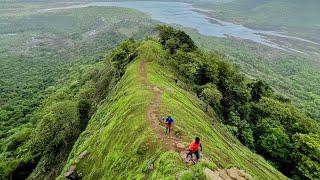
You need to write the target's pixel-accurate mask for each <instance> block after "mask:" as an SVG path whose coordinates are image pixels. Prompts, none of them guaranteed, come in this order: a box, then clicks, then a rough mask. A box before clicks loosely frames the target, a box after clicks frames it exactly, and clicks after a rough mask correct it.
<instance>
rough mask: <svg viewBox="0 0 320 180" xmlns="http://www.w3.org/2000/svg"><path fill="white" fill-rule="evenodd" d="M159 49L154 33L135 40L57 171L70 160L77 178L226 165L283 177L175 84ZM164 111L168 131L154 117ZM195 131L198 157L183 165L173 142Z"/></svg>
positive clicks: (164, 175) (169, 174) (196, 171)
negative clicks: (122, 69)
mask: <svg viewBox="0 0 320 180" xmlns="http://www.w3.org/2000/svg"><path fill="white" fill-rule="evenodd" d="M164 55H165V52H164V51H163V50H162V47H161V46H160V45H159V44H158V43H156V42H154V41H146V42H143V43H142V44H141V46H140V47H139V48H138V57H137V58H136V59H135V61H133V62H132V63H131V64H130V65H129V66H128V68H127V71H126V73H125V75H124V76H123V77H122V79H121V81H120V82H119V83H118V85H117V86H116V87H115V88H114V90H113V92H112V93H111V94H110V95H109V97H107V99H106V101H105V102H104V103H103V104H102V105H101V106H100V107H99V108H98V111H97V113H96V114H95V115H94V116H93V117H92V119H91V120H90V122H89V124H88V127H87V129H86V130H85V131H84V132H83V133H82V134H81V136H80V138H79V139H78V141H77V142H76V144H75V145H74V147H73V150H72V152H71V153H70V156H69V158H68V161H67V164H66V166H65V168H64V170H63V172H62V173H61V175H60V177H59V178H60V179H63V178H64V173H65V172H67V171H68V170H69V169H70V167H71V166H73V167H76V168H75V169H76V171H77V173H78V174H79V175H80V176H81V177H82V178H83V179H176V178H177V177H179V178H181V179H194V178H195V177H197V178H198V179H205V178H206V176H205V173H206V172H207V171H210V172H213V171H215V170H217V169H224V168H231V167H238V168H240V169H242V170H243V171H245V172H246V173H247V174H250V176H252V178H253V179H286V178H285V176H283V175H282V174H281V173H280V172H278V171H277V170H276V169H275V168H273V167H272V166H271V165H270V164H268V162H267V161H265V160H264V159H263V158H262V157H261V156H259V155H256V154H254V153H252V152H251V151H250V150H248V149H247V148H246V147H244V146H243V145H241V144H240V143H239V142H238V140H237V139H235V138H234V137H233V136H232V135H231V134H230V133H229V132H228V131H227V129H226V128H224V127H223V126H222V125H221V124H220V123H219V120H218V119H217V118H216V117H214V116H209V115H208V114H207V113H205V112H204V104H203V102H202V101H200V100H199V99H198V98H197V97H196V96H194V95H193V94H192V93H190V92H188V91H186V90H183V89H182V88H180V87H179V86H178V85H177V83H176V82H175V80H174V79H175V78H174V77H175V76H174V73H172V70H170V69H169V68H168V67H166V66H162V65H160V64H161V61H163V60H164V58H165V56H164ZM168 114H170V115H172V116H173V117H174V119H175V127H174V132H173V134H172V135H170V136H167V135H166V134H165V133H164V127H163V126H161V123H160V120H161V117H164V116H166V115H168ZM195 136H199V137H200V138H201V139H202V144H203V148H204V151H203V154H204V158H203V161H202V162H200V163H198V164H197V165H195V166H191V167H190V166H187V165H186V164H185V163H184V162H183V160H182V158H181V156H180V154H179V153H180V152H182V150H179V149H178V148H177V146H176V144H177V143H181V144H184V145H185V146H187V144H189V143H190V142H191V141H192V140H193V139H194V137H195ZM84 154H85V155H84ZM216 172H218V173H219V172H225V171H224V170H219V171H216ZM212 177H214V176H212Z"/></svg>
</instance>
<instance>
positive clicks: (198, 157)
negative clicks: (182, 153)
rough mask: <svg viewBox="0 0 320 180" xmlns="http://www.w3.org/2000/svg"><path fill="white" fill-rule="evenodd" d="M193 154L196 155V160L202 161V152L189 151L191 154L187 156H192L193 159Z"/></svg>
mask: <svg viewBox="0 0 320 180" xmlns="http://www.w3.org/2000/svg"><path fill="white" fill-rule="evenodd" d="M193 154H195V155H196V158H197V159H200V157H201V155H200V151H199V150H198V151H196V152H191V151H190V150H189V152H188V154H187V157H188V156H191V157H192V155H193Z"/></svg>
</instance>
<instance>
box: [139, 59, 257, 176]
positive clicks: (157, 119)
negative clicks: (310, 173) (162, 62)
mask: <svg viewBox="0 0 320 180" xmlns="http://www.w3.org/2000/svg"><path fill="white" fill-rule="evenodd" d="M146 63H147V62H146V61H145V60H143V61H141V63H140V65H139V69H138V71H139V76H140V78H141V81H142V83H143V84H144V85H145V86H146V87H147V88H148V89H149V90H150V91H152V92H153V94H154V95H153V97H152V100H151V104H150V105H149V107H148V110H147V117H148V122H149V123H150V125H151V127H152V128H153V129H154V131H155V132H156V134H157V136H158V138H159V139H161V140H162V142H163V143H164V144H165V145H166V147H167V148H168V150H172V151H176V152H178V153H179V154H180V157H181V160H182V161H185V162H186V159H185V156H186V154H185V152H186V149H185V147H184V145H183V141H182V138H181V137H177V136H175V135H174V134H173V132H171V134H166V133H165V132H164V129H163V128H162V126H161V121H162V118H161V96H162V94H163V93H164V90H163V89H161V88H159V87H157V86H156V85H152V84H151V83H150V82H149V81H148V73H147V64H146ZM190 163H191V162H188V164H189V165H191V164H190ZM204 173H205V175H206V177H207V179H210V180H249V179H252V177H251V176H250V175H248V174H246V173H245V172H244V171H243V170H241V169H239V168H230V169H217V170H215V171H212V170H210V169H208V168H205V169H204Z"/></svg>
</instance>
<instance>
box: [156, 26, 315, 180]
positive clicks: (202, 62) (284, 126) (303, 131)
mask: <svg viewBox="0 0 320 180" xmlns="http://www.w3.org/2000/svg"><path fill="white" fill-rule="evenodd" d="M167 28H170V27H167ZM159 29H160V28H159ZM160 30H165V28H161V29H160ZM165 31H166V33H165V34H166V36H170V34H168V33H169V31H167V30H165ZM172 31H173V32H174V31H175V30H173V29H172ZM161 34H162V33H160V42H162V41H163V40H164V39H163V37H162V36H161ZM172 34H175V33H172ZM164 48H167V49H168V51H169V53H171V50H170V49H169V48H168V47H166V46H164ZM166 59H167V63H168V64H171V66H173V68H174V69H176V70H178V71H179V74H180V77H182V80H183V81H184V82H187V83H188V84H189V86H190V87H191V89H193V91H195V92H196V93H197V95H198V96H199V97H202V98H204V99H205V101H206V102H207V103H209V104H210V105H211V106H212V107H213V109H214V110H215V112H216V113H217V114H218V115H219V116H220V118H221V119H222V122H223V123H224V124H226V125H227V127H228V128H229V129H230V131H231V132H233V134H234V135H235V136H236V137H237V138H238V139H239V140H240V142H241V143H242V144H244V145H246V146H247V147H249V148H250V149H252V150H253V151H256V152H257V153H259V154H261V155H263V156H264V157H265V158H267V159H268V160H269V161H270V162H272V163H273V164H274V165H275V166H276V167H277V168H278V169H279V170H281V171H282V172H283V173H285V174H286V175H288V176H289V177H294V178H309V179H315V178H319V171H318V169H319V167H320V166H319V163H318V160H319V154H318V153H319V152H318V150H317V149H319V148H320V141H319V139H320V137H319V130H320V127H319V124H318V123H317V122H315V121H314V120H312V119H310V118H308V117H306V116H305V115H304V114H302V113H301V112H299V110H298V109H296V108H295V107H293V106H292V105H291V103H290V101H289V100H288V99H286V98H284V97H282V96H280V95H277V94H276V93H274V92H273V90H272V88H271V87H269V85H268V84H267V83H265V82H263V81H261V80H258V81H252V80H248V79H246V78H245V77H244V76H243V75H241V74H240V72H239V70H238V69H237V68H236V67H235V66H233V65H230V64H228V63H226V62H224V61H221V59H220V58H219V56H218V55H216V54H207V53H205V52H201V51H200V50H198V51H194V52H186V51H184V50H183V49H182V48H181V49H178V50H176V53H174V54H172V55H169V56H168V57H166ZM297 137H305V138H304V140H306V141H305V143H310V145H309V147H310V150H302V151H301V149H299V148H301V145H298V146H297V145H296V144H297V143H298V144H300V143H299V142H298V141H299V140H298V138H297ZM316 139H317V140H316ZM311 144H312V145H311ZM296 151H299V153H301V154H300V155H298V156H296ZM310 152H311V153H310ZM306 161H307V162H306Z"/></svg>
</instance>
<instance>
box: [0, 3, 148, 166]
mask: <svg viewBox="0 0 320 180" xmlns="http://www.w3.org/2000/svg"><path fill="white" fill-rule="evenodd" d="M12 5H14V4H12ZM34 6H35V7H38V6H37V5H34ZM34 6H32V7H31V5H30V4H28V5H25V4H22V5H19V7H20V8H22V11H23V12H25V11H27V10H29V11H38V10H39V9H36V8H35V7H34ZM10 7H11V6H10ZM41 7H42V6H41ZM6 8H7V7H6ZM11 8H12V12H14V11H16V10H15V8H16V6H13V7H11ZM33 8H35V9H33ZM43 8H44V7H43ZM8 12H11V11H10V9H9V10H8V9H6V11H5V12H3V11H1V13H2V14H0V19H1V23H0V36H1V40H0V49H1V50H0V59H1V60H0V67H1V71H0V138H1V141H0V154H1V157H5V158H9V159H8V160H10V159H11V158H13V157H15V156H16V155H17V154H16V152H17V151H18V147H19V146H20V145H21V144H24V143H25V141H26V140H28V139H29V137H30V133H31V132H32V129H34V128H36V126H40V125H39V123H40V124H41V122H46V121H48V122H52V123H51V124H50V125H48V127H47V128H48V129H50V128H55V127H57V128H62V126H60V125H59V122H60V123H62V122H64V121H62V119H65V118H66V117H63V116H61V117H57V115H55V113H54V112H60V111H62V110H61V109H60V108H61V107H63V106H64V105H68V106H70V109H66V110H64V111H62V113H66V114H68V113H73V115H72V116H71V117H75V116H78V115H79V116H80V119H81V120H83V121H88V117H87V115H86V114H87V113H88V112H86V108H88V105H89V104H88V102H86V101H82V102H81V103H79V104H78V103H77V102H78V100H80V99H78V100H75V99H72V98H66V101H65V102H61V103H60V101H59V102H57V104H55V103H52V102H50V103H48V102H47V101H49V100H47V99H48V98H49V99H50V97H52V96H53V95H52V94H55V95H56V96H58V97H57V98H58V99H59V98H60V97H59V96H60V95H61V96H63V97H64V96H65V94H63V93H62V94H59V95H57V92H56V91H57V90H58V89H61V88H65V87H66V86H65V84H68V83H69V84H71V85H73V86H77V84H76V83H77V80H78V79H77V78H78V76H79V75H78V73H79V71H82V69H83V68H84V67H85V66H84V67H82V66H83V65H88V67H90V65H91V64H95V63H97V62H100V61H101V60H103V57H104V55H105V53H106V52H108V51H109V50H110V49H112V48H113V47H114V46H115V45H116V44H118V43H119V42H121V41H122V40H123V39H127V38H129V37H134V38H137V39H139V38H141V37H143V36H144V34H146V33H147V32H148V28H147V25H149V24H150V23H151V22H152V21H151V20H150V19H149V18H147V17H146V16H145V15H144V14H142V13H139V12H137V11H134V10H128V9H120V8H114V7H109V8H105V7H103V8H101V7H90V8H82V9H74V10H68V11H63V10H60V11H57V12H46V13H39V12H38V13H30V14H29V15H28V16H27V15H25V16H19V15H20V14H19V13H17V14H16V16H13V15H12V14H10V13H8ZM137 24H139V26H138V27H137V26H136V25H137ZM140 28H141V29H140ZM109 70H110V69H108V68H106V69H105V70H104V71H106V73H107V71H109ZM83 71H84V70H83ZM92 73H97V72H92ZM70 74H71V75H70ZM105 75H106V76H109V75H108V74H105ZM92 76H94V75H92ZM101 81H102V82H100V84H103V83H107V82H108V81H107V80H103V79H101ZM103 81H105V82H103ZM74 88H75V87H74ZM92 88H98V89H100V90H101V91H106V90H103V88H104V86H101V87H100V86H98V87H92ZM97 96H99V97H97V102H98V101H100V100H102V99H103V98H104V97H105V92H99V93H97ZM61 98H62V97H61ZM101 98H102V99H101ZM70 99H72V100H71V101H69V100H70ZM51 100H52V101H55V99H51ZM77 106H79V107H77ZM77 108H80V111H79V113H80V114H75V113H76V109H77ZM81 109H82V110H81ZM38 111H40V112H38ZM48 112H53V113H48ZM77 113H78V112H77ZM90 113H92V112H90ZM57 118H58V119H60V120H61V121H59V122H57V121H58V120H57ZM45 119H46V120H45ZM67 120H68V121H70V123H71V124H72V126H75V129H78V128H80V129H82V128H83V127H82V126H83V125H82V124H78V122H77V121H76V119H74V118H72V119H67ZM37 124H38V125H37ZM42 126H47V124H46V123H45V124H43V125H42ZM51 126H52V127H51ZM78 126H81V127H78ZM39 128H40V127H38V129H39ZM36 129H37V128H36ZM40 129H42V128H40ZM36 132H38V131H36ZM38 133H39V134H43V133H45V132H42V131H40V130H39V132H38ZM71 133H72V134H65V135H66V137H67V139H72V140H71V142H70V144H69V143H68V144H67V146H68V148H70V146H72V142H73V141H74V140H75V139H76V137H77V135H78V134H79V133H80V132H71ZM52 136H56V135H55V134H52ZM63 136H64V135H63ZM48 137H49V136H48ZM35 141H46V140H44V139H43V140H41V139H38V140H35ZM57 141H63V139H60V140H58V139H57ZM44 145H45V144H44ZM39 146H40V145H39ZM54 147H55V146H54ZM39 148H41V149H43V147H39ZM48 148H49V147H48ZM44 151H50V150H44ZM57 159H58V158H57ZM1 163H6V162H5V161H1ZM12 163H14V164H19V163H18V162H16V161H14V160H12Z"/></svg>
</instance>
